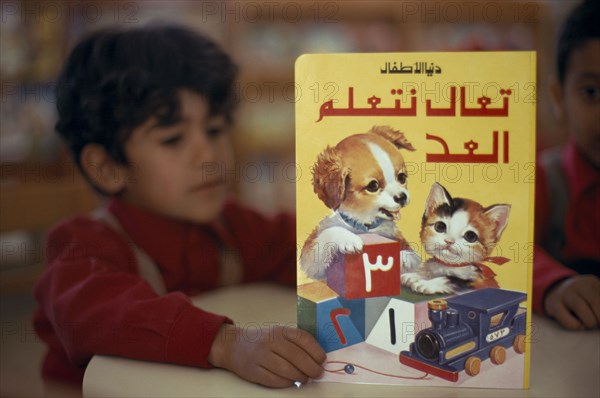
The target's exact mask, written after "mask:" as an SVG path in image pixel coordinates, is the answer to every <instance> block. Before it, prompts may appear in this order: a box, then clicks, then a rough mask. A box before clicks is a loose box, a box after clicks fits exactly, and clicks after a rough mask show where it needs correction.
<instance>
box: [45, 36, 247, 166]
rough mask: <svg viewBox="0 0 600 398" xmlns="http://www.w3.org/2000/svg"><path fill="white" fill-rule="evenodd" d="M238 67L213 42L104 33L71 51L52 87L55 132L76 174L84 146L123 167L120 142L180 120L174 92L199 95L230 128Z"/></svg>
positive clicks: (83, 41) (178, 37)
mask: <svg viewBox="0 0 600 398" xmlns="http://www.w3.org/2000/svg"><path fill="white" fill-rule="evenodd" d="M236 75H237V67H236V66H235V65H234V64H233V62H232V61H231V59H230V58H229V56H228V55H227V54H226V53H225V52H223V51H222V50H221V49H220V48H219V47H218V46H217V45H216V44H215V43H214V42H213V41H212V40H210V39H208V38H206V37H204V36H202V35H200V34H199V33H196V32H194V31H192V30H189V29H186V28H184V27H180V26H171V25H160V26H157V25H154V26H147V27H141V28H134V29H116V28H113V29H107V30H106V29H105V30H101V31H97V32H95V33H92V34H90V35H89V36H87V37H86V38H84V39H83V40H82V41H81V42H80V43H79V44H78V45H77V46H76V47H75V48H74V49H73V51H72V52H71V54H70V56H69V58H68V60H67V62H66V64H65V66H64V68H63V70H62V72H61V74H60V76H59V79H58V84H57V108H58V122H57V124H56V130H57V131H58V132H59V133H60V135H61V136H62V137H63V138H64V139H65V141H66V142H67V144H68V146H69V147H70V149H71V151H72V153H73V156H74V158H75V161H76V163H77V165H78V166H79V167H80V168H81V163H80V154H81V150H82V149H83V147H84V146H85V145H86V144H89V143H96V144H100V145H102V146H103V147H104V148H105V149H106V151H107V152H108V153H109V154H110V156H111V157H112V158H113V159H114V160H116V161H118V162H120V163H123V164H126V163H127V156H126V154H125V151H124V143H125V142H126V141H127V139H128V138H129V136H130V135H131V132H132V130H133V129H134V128H136V127H137V126H139V125H141V124H142V123H144V122H145V121H146V120H147V119H148V118H149V117H151V116H155V117H157V119H158V121H159V123H160V124H161V125H169V124H172V123H174V122H176V121H177V120H178V118H179V116H180V115H179V113H180V109H179V103H178V96H177V91H178V90H179V89H182V88H186V89H190V90H192V91H194V92H196V93H198V94H200V95H202V96H204V97H205V98H206V99H207V101H208V103H209V107H210V112H211V114H213V115H224V116H225V117H226V118H227V120H228V121H231V117H232V112H233V108H234V105H235V96H234V91H233V88H234V82H235V78H236Z"/></svg>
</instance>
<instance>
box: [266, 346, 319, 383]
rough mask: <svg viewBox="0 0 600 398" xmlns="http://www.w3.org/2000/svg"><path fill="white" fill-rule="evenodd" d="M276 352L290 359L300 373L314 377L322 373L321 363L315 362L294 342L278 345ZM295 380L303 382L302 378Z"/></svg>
mask: <svg viewBox="0 0 600 398" xmlns="http://www.w3.org/2000/svg"><path fill="white" fill-rule="evenodd" d="M276 353H277V354H278V355H280V356H281V357H282V358H283V359H285V360H287V361H290V362H291V364H292V365H293V366H294V367H295V368H296V369H297V370H298V371H299V372H301V374H302V375H305V376H307V377H310V378H313V379H315V378H318V377H320V376H321V375H322V373H323V367H322V366H321V364H320V363H317V362H315V360H314V359H313V358H312V357H311V356H310V355H309V354H308V353H307V352H306V351H304V350H303V349H302V348H300V347H299V346H297V345H295V344H291V343H290V342H287V344H285V345H282V346H281V347H278V349H277V351H276ZM296 380H298V381H302V382H303V383H304V382H305V381H304V380H302V379H296Z"/></svg>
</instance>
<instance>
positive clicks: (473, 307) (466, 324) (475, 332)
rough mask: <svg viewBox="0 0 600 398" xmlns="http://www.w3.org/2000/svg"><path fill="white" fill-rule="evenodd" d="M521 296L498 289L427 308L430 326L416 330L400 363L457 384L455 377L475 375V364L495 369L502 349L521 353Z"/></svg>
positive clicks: (501, 358)
mask: <svg viewBox="0 0 600 398" xmlns="http://www.w3.org/2000/svg"><path fill="white" fill-rule="evenodd" d="M526 299H527V295H526V294H525V293H521V292H514V291H510V290H503V289H493V288H489V289H481V290H475V291H472V292H469V293H465V294H462V295H459V296H455V297H451V298H448V299H445V300H444V299H436V300H431V301H429V303H428V307H429V319H430V321H431V324H432V326H431V327H430V328H427V329H423V330H421V331H420V332H419V333H417V335H416V336H415V340H414V342H413V343H411V344H410V348H409V350H410V351H402V352H401V353H400V362H401V363H403V364H405V365H408V366H410V367H413V368H415V369H419V370H421V371H424V372H427V373H429V374H431V375H434V376H438V377H441V378H443V379H446V380H450V381H453V382H455V381H457V380H458V375H459V372H460V371H462V370H464V371H465V373H467V374H468V375H469V376H475V375H477V374H478V373H479V370H480V366H481V361H482V360H485V359H488V358H489V359H490V360H491V361H492V363H494V364H501V363H503V362H504V360H505V358H506V348H509V347H511V346H512V347H513V348H514V350H515V351H516V352H517V353H519V354H522V353H524V352H525V324H526V310H525V308H523V307H521V303H523V302H524V301H526Z"/></svg>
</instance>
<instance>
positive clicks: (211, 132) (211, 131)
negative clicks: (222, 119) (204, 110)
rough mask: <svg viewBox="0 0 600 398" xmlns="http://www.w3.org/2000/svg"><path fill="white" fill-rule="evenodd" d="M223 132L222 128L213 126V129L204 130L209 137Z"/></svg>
mask: <svg viewBox="0 0 600 398" xmlns="http://www.w3.org/2000/svg"><path fill="white" fill-rule="evenodd" d="M223 131H224V128H223V127H220V126H219V127H217V126H214V127H209V128H207V129H206V134H208V136H209V137H216V136H218V135H219V134H221V133H222V132H223Z"/></svg>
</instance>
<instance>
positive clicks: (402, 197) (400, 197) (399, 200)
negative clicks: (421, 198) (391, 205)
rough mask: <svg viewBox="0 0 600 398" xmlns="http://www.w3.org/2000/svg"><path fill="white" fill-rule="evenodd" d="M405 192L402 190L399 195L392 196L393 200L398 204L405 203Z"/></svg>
mask: <svg viewBox="0 0 600 398" xmlns="http://www.w3.org/2000/svg"><path fill="white" fill-rule="evenodd" d="M406 199H407V197H406V194H405V193H404V192H402V193H401V194H400V195H397V196H394V202H396V203H398V204H399V205H400V206H405V205H406Z"/></svg>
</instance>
